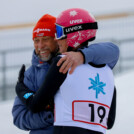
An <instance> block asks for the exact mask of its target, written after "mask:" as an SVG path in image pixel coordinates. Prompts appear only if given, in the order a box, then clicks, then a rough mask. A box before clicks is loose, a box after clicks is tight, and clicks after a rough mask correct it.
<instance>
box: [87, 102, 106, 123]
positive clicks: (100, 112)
mask: <svg viewBox="0 0 134 134" xmlns="http://www.w3.org/2000/svg"><path fill="white" fill-rule="evenodd" d="M89 107H91V122H94V113H95V111H94V104H89ZM97 114H98V116H99V117H100V123H101V122H102V121H103V119H104V117H105V115H106V109H105V108H104V107H103V106H99V107H98V109H97Z"/></svg>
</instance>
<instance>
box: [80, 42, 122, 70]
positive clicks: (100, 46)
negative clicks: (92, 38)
mask: <svg viewBox="0 0 134 134" xmlns="http://www.w3.org/2000/svg"><path fill="white" fill-rule="evenodd" d="M79 51H80V52H81V53H82V54H83V56H84V58H85V63H89V62H92V63H94V64H96V65H100V64H107V65H108V66H109V67H110V68H111V69H113V68H114V66H115V65H116V63H117V61H118V59H119V48H118V46H117V45H115V44H113V43H110V42H105V43H96V44H92V45H89V46H88V48H83V49H79Z"/></svg>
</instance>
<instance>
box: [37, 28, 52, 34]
mask: <svg viewBox="0 0 134 134" xmlns="http://www.w3.org/2000/svg"><path fill="white" fill-rule="evenodd" d="M41 31H48V32H50V31H51V29H47V28H45V29H44V28H43V29H40V28H38V29H36V30H35V31H34V33H36V32H37V33H39V32H41Z"/></svg>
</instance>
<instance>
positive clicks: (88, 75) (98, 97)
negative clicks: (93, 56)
mask: <svg viewBox="0 0 134 134" xmlns="http://www.w3.org/2000/svg"><path fill="white" fill-rule="evenodd" d="M95 82H96V83H99V82H100V83H99V84H98V86H101V85H102V84H106V85H104V86H103V87H102V90H101V91H99V92H98V93H96V92H97V91H96V90H94V89H93V88H92V86H93V83H95ZM89 87H90V88H89ZM113 91H114V79H113V73H112V71H111V69H110V68H109V67H108V66H107V65H106V66H105V67H102V68H95V67H92V66H91V65H88V64H87V65H81V66H79V67H77V68H76V69H75V71H74V73H73V74H71V75H69V74H68V75H67V78H66V79H65V81H64V82H63V84H62V85H61V87H60V90H59V91H58V93H57V94H56V96H55V122H54V125H55V126H57V125H58V126H78V127H82V128H86V129H90V130H95V131H99V132H103V133H105V130H106V127H107V118H108V113H109V109H110V106H111V101H112V97H113ZM93 115H94V116H93ZM91 117H92V118H91Z"/></svg>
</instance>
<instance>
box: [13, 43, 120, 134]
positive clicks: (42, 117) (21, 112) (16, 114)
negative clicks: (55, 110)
mask: <svg viewBox="0 0 134 134" xmlns="http://www.w3.org/2000/svg"><path fill="white" fill-rule="evenodd" d="M80 51H81V52H82V53H83V55H84V56H85V63H88V62H93V63H94V64H104V63H106V64H108V65H109V66H110V67H111V68H113V67H114V66H115V64H116V63H117V61H118V58H119V49H118V47H117V46H116V45H114V44H112V43H109V42H107V43H99V44H93V45H90V46H89V47H88V48H87V49H81V50H80ZM48 69H49V64H48V63H47V62H44V63H40V59H39V58H38V56H36V54H35V53H33V57H32V65H31V66H30V68H28V70H27V71H26V72H25V78H24V83H25V85H26V86H27V87H28V88H29V89H30V90H33V91H36V90H38V89H39V87H40V85H41V84H42V82H43V80H44V78H45V75H46V73H47V71H48ZM12 114H13V122H14V124H15V125H16V126H17V127H18V128H20V129H23V130H30V134H52V133H53V114H52V113H51V112H47V111H42V112H39V113H32V112H31V111H30V110H28V109H27V107H26V106H25V105H24V104H23V103H22V102H21V101H20V99H19V98H18V97H16V98H15V102H14V105H13V109H12Z"/></svg>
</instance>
